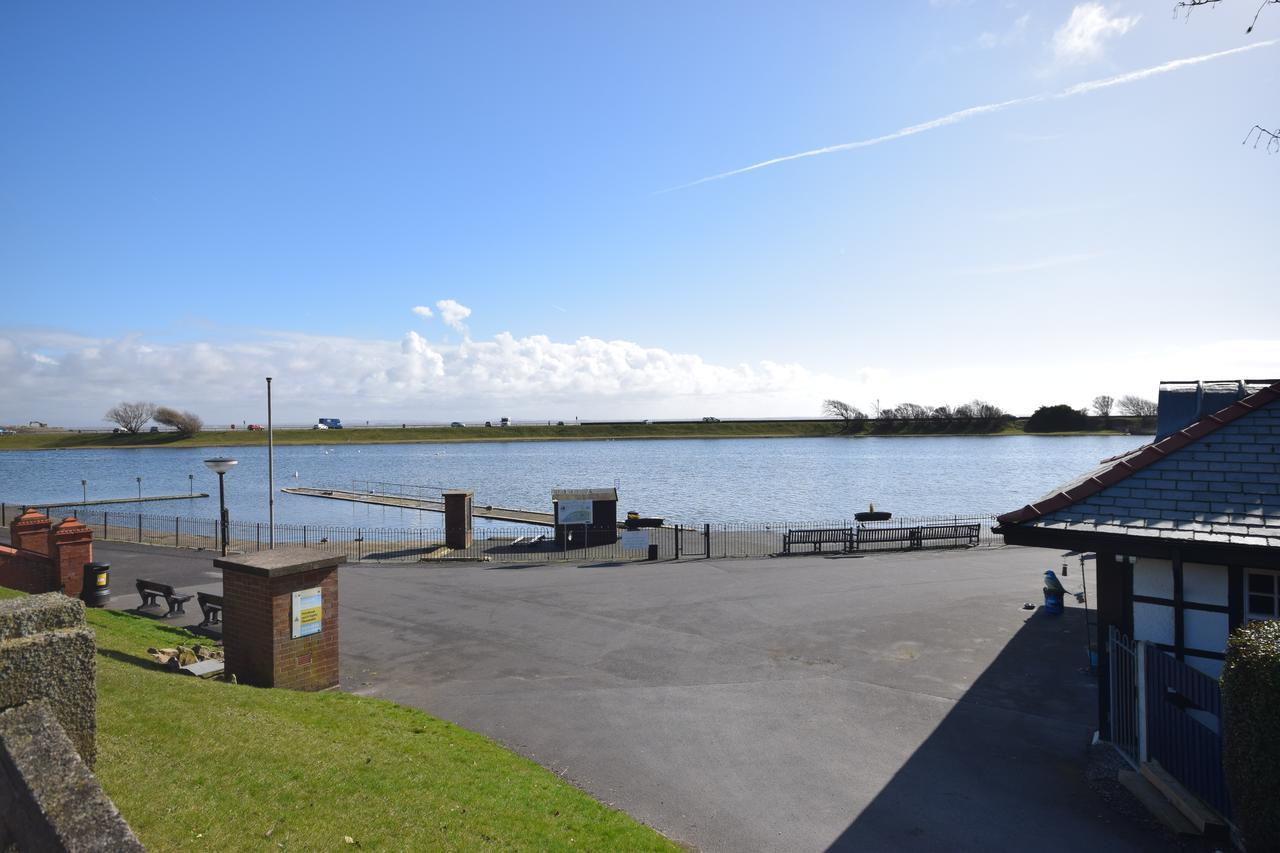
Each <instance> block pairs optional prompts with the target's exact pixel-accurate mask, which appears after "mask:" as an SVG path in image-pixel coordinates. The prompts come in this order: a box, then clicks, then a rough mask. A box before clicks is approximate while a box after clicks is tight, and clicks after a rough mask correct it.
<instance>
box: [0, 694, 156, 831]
mask: <svg viewBox="0 0 1280 853" xmlns="http://www.w3.org/2000/svg"><path fill="white" fill-rule="evenodd" d="M11 847H12V848H16V849H18V850H65V851H105V850H110V851H125V852H126V853H132V851H140V850H142V849H143V847H142V844H141V843H139V842H138V839H137V836H135V835H134V834H133V831H132V830H130V829H129V825H128V824H127V823H125V821H124V818H122V817H121V816H120V812H119V811H118V810H117V809H116V807H115V805H114V804H113V803H112V802H111V800H110V799H109V798H108V797H107V795H106V794H105V793H104V792H103V790H102V787H101V786H100V785H99V784H98V781H97V779H95V778H94V776H93V773H92V772H90V770H89V766H88V765H87V764H85V763H84V761H83V760H82V759H81V758H80V755H79V754H78V753H77V751H76V747H75V745H74V744H72V742H71V740H70V739H69V738H68V737H67V734H66V732H65V731H63V729H62V726H61V724H60V723H59V722H58V717H57V716H56V715H55V714H54V712H53V711H52V710H51V708H50V706H49V703H48V702H47V701H46V700H43V699H40V700H37V701H35V702H28V703H26V704H25V705H21V706H19V707H17V708H10V709H9V710H7V711H4V712H2V713H0V850H7V849H11Z"/></svg>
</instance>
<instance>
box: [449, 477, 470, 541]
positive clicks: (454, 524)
mask: <svg viewBox="0 0 1280 853" xmlns="http://www.w3.org/2000/svg"><path fill="white" fill-rule="evenodd" d="M474 494H475V493H474V492H468V491H464V490H462V489H451V490H449V491H447V492H444V544H445V547H446V548H470V547H471V501H472V497H473V496H474Z"/></svg>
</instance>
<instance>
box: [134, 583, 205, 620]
mask: <svg viewBox="0 0 1280 853" xmlns="http://www.w3.org/2000/svg"><path fill="white" fill-rule="evenodd" d="M135 585H136V586H137V587H138V595H139V596H141V598H142V604H141V605H140V606H139V608H138V609H139V610H141V609H142V608H143V607H159V606H160V605H159V604H158V603H157V602H156V599H157V598H159V597H160V596H162V595H163V596H164V600H165V603H166V604H168V605H169V612H168V613H166V614H164V616H163V617H161V618H164V619H168V618H169V617H170V616H177V615H179V614H182V615H185V614H186V612H187V611H186V610H183V609H182V605H184V604H186V603H187V602H188V601H190V600H191V598H192V596H191V594H190V593H187V592H177V591H176V590H174V588H173V587H171V586H169V585H168V584H167V583H156V582H155V581H146V580H142V579H141V578H139V579H138V580H137V581H135Z"/></svg>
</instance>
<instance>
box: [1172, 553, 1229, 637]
mask: <svg viewBox="0 0 1280 853" xmlns="http://www.w3.org/2000/svg"><path fill="white" fill-rule="evenodd" d="M1227 587H1228V582H1227V567H1226V566H1214V565H1210V564H1208V563H1183V564H1182V597H1183V599H1184V600H1186V601H1196V602H1199V603H1200V604H1220V605H1222V606H1223V607H1226V606H1227ZM1202 648H1206V649H1207V648H1210V647H1209V646H1203V647H1202Z"/></svg>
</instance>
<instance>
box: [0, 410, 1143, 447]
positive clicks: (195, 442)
mask: <svg viewBox="0 0 1280 853" xmlns="http://www.w3.org/2000/svg"><path fill="white" fill-rule="evenodd" d="M1025 423H1026V419H1025V418H1015V419H1013V420H1007V421H1000V422H996V423H994V424H993V423H987V422H970V421H952V422H943V423H939V422H930V421H918V422H913V421H893V422H888V423H881V422H876V421H868V422H866V423H865V424H862V425H861V427H860V428H857V429H853V430H848V429H846V428H845V426H844V424H842V423H840V422H838V421H813V420H811V421H764V420H761V421H718V422H715V423H697V422H693V423H685V422H659V423H650V424H642V423H611V424H603V423H602V424H582V425H566V426H526V425H521V426H511V427H490V428H486V427H465V428H458V427H407V428H397V427H358V428H352V429H340V430H310V429H278V430H276V432H275V443H276V444H278V445H286V444H406V443H418V442H478V441H571V440H583V439H591V440H608V439H663V438H812V437H832V436H841V435H843V436H850V437H857V436H931V435H983V436H990V435H1024V434H1026V433H1025V432H1024V430H1023V426H1024V424H1025ZM1096 426H1097V427H1098V428H1097V429H1090V430H1087V431H1081V432H1071V433H1054V434H1055V435H1123V434H1125V433H1126V432H1132V433H1134V434H1142V433H1150V432H1151V431H1152V426H1153V424H1144V423H1142V422H1141V420H1140V419H1138V418H1118V417H1116V418H1111V419H1110V421H1109V422H1108V423H1107V424H1106V426H1107V427H1109V428H1103V425H1102V424H1097V425H1096ZM266 443H267V437H266V433H264V432H260V431H249V430H226V431H217V432H202V433H199V434H197V435H194V436H190V437H186V438H184V437H181V436H179V435H178V434H177V433H173V432H160V433H152V432H142V433H137V434H128V433H114V434H113V433H104V432H75V431H70V430H68V431H48V432H21V433H13V434H6V435H0V450H71V449H79V448H87V449H100V448H138V447H239V446H254V445H265V444H266Z"/></svg>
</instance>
